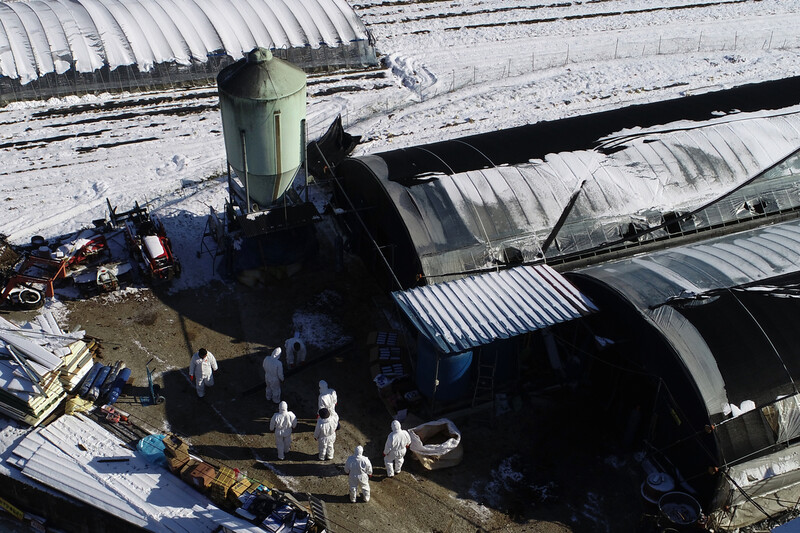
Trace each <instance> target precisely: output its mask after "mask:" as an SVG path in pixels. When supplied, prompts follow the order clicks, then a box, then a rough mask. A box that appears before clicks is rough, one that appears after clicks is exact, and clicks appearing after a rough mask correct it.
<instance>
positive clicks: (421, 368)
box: [417, 338, 472, 402]
mask: <svg viewBox="0 0 800 533" xmlns="http://www.w3.org/2000/svg"><path fill="white" fill-rule="evenodd" d="M436 355H437V352H436V349H435V348H434V347H433V346H432V345H431V344H430V343H429V342H428V341H427V340H425V339H424V338H420V340H419V342H418V345H417V387H419V391H420V393H422V395H423V396H425V397H426V398H428V399H430V398H431V397H432V396H433V392H434V388H435V389H436V398H435V400H436V401H437V402H449V401H454V400H461V399H463V398H466V397H468V396H469V395H470V394H471V392H472V372H471V368H472V352H471V351H467V352H461V353H457V354H454V355H445V354H439V373H438V380H439V386H438V387H435V380H436V379H437V377H436V376H437V374H436Z"/></svg>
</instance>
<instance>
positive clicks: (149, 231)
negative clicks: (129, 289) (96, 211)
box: [108, 202, 181, 281]
mask: <svg viewBox="0 0 800 533" xmlns="http://www.w3.org/2000/svg"><path fill="white" fill-rule="evenodd" d="M108 209H109V212H110V213H111V224H112V226H114V227H120V226H123V227H124V229H125V242H126V243H127V245H128V250H129V251H130V253H131V255H132V256H133V257H134V258H135V259H136V261H137V263H138V264H139V266H140V268H141V269H142V272H143V273H144V274H145V276H147V277H149V278H150V279H152V280H153V281H169V280H171V279H173V278H177V277H178V276H180V275H181V264H180V261H178V258H177V257H175V255H174V254H173V253H172V244H171V243H170V240H169V237H167V232H166V230H165V229H164V224H162V223H161V220H160V219H159V218H158V217H157V216H155V215H151V214H150V213H148V212H147V209H146V208H144V207H140V206H139V202H136V204H135V206H134V208H133V209H131V210H130V211H125V212H123V213H117V212H116V209H114V208H112V207H111V203H110V202H109V204H108Z"/></svg>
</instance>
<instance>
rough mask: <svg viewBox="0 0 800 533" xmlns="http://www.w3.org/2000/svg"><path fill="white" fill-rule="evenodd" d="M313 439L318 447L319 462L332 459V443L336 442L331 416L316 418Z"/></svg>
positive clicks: (334, 427) (334, 422) (333, 420)
mask: <svg viewBox="0 0 800 533" xmlns="http://www.w3.org/2000/svg"><path fill="white" fill-rule="evenodd" d="M314 438H315V439H316V440H317V446H318V447H319V460H320V461H324V460H325V458H326V457H327V458H328V459H333V443H334V442H336V420H335V419H334V418H333V417H332V416H328V417H325V418H323V417H322V416H320V417H319V418H317V426H316V427H315V428H314Z"/></svg>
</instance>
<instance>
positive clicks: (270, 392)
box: [264, 348, 283, 404]
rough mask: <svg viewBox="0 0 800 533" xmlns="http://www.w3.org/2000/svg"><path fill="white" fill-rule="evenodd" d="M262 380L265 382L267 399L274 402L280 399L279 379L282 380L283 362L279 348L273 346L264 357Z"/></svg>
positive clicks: (278, 401)
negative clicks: (269, 352)
mask: <svg viewBox="0 0 800 533" xmlns="http://www.w3.org/2000/svg"><path fill="white" fill-rule="evenodd" d="M264 381H266V383H267V400H272V401H273V402H275V403H276V404H278V403H280V401H281V381H283V363H281V349H280V348H275V349H274V350H272V353H271V354H270V355H268V356H266V357H265V358H264Z"/></svg>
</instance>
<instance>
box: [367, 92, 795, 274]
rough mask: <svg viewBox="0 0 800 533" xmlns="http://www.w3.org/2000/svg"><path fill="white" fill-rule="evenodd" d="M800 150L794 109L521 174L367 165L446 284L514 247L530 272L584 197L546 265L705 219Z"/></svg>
mask: <svg viewBox="0 0 800 533" xmlns="http://www.w3.org/2000/svg"><path fill="white" fill-rule="evenodd" d="M789 111H791V112H789ZM454 142H458V141H454ZM798 145H800V113H797V109H796V108H792V110H781V111H780V112H777V113H775V114H774V115H773V116H769V115H768V114H767V113H742V114H739V115H731V116H726V117H723V118H719V119H713V120H709V121H706V122H700V123H698V122H686V121H683V122H675V123H672V124H669V125H665V126H660V127H654V128H650V129H641V130H635V131H623V132H621V133H619V134H618V135H617V136H615V137H614V138H613V139H612V138H609V139H606V140H605V148H603V147H601V148H598V149H595V150H580V151H573V152H561V153H553V154H549V155H547V156H546V157H544V158H543V159H534V160H531V161H529V162H527V163H522V164H516V165H502V166H489V167H487V168H482V169H475V170H470V171H465V172H456V173H449V172H447V171H446V170H445V171H443V172H440V173H433V174H426V175H424V176H419V178H420V180H419V181H418V182H416V183H413V181H414V177H413V176H411V177H407V176H406V177H404V176H398V175H397V174H398V172H397V170H396V169H395V168H392V165H391V164H388V165H387V164H386V163H385V162H384V160H383V159H381V157H380V155H376V156H368V157H364V158H362V160H363V161H364V162H366V163H367V164H368V165H369V166H370V168H371V169H372V171H373V172H374V173H375V175H376V176H377V177H378V179H379V180H380V181H381V182H382V184H383V186H384V187H385V190H386V191H387V193H388V194H389V196H390V197H391V198H392V199H393V203H394V204H395V206H396V208H397V210H398V213H399V214H400V216H401V217H402V219H403V222H404V224H405V225H406V227H407V228H408V231H409V235H410V237H411V240H412V243H413V246H414V247H415V248H416V250H417V253H418V255H419V258H420V261H421V264H422V269H423V272H424V274H425V276H426V277H428V278H429V280H430V281H429V282H438V281H442V280H444V279H447V277H448V276H453V275H457V274H458V273H459V272H468V271H474V270H479V269H491V268H493V265H495V264H497V263H498V262H501V261H502V254H503V253H505V250H506V249H507V248H509V247H514V248H517V249H518V250H519V251H520V252H521V254H522V257H523V259H524V260H525V261H535V260H537V259H538V258H539V257H541V255H542V243H543V242H544V241H545V239H546V238H547V236H548V235H549V234H550V232H551V231H552V229H553V227H554V226H555V224H556V222H557V221H558V219H559V217H560V216H561V214H562V212H563V210H564V208H565V206H567V205H568V202H569V200H570V197H571V196H572V195H573V193H574V192H575V191H576V190H578V189H579V188H581V192H580V194H579V195H578V197H577V201H576V203H575V206H574V208H573V210H572V212H571V213H570V215H569V217H568V218H567V220H566V223H565V225H564V227H563V228H561V229H560V231H559V232H558V235H557V238H556V240H555V242H554V245H553V246H551V247H550V248H549V249H548V250H547V257H548V259H551V258H553V257H557V256H559V255H566V254H571V253H577V252H581V251H584V250H588V249H591V248H595V247H598V246H601V245H604V244H606V243H608V242H611V241H614V240H616V239H619V238H620V237H621V235H620V229H621V227H622V225H623V224H627V223H628V222H630V221H631V220H632V219H633V218H634V217H644V216H649V214H653V213H655V214H662V213H664V212H668V211H684V212H685V211H689V210H691V209H694V208H699V207H700V206H702V205H703V204H704V203H706V202H708V201H710V200H711V199H713V198H715V197H718V196H720V195H721V194H722V193H724V192H727V191H730V190H732V189H733V188H734V187H736V186H737V185H740V184H742V183H743V182H745V181H746V180H747V179H749V178H752V177H753V176H755V175H757V174H758V173H759V172H762V171H764V170H765V169H767V168H769V167H770V166H772V165H775V164H776V163H777V162H779V161H781V160H782V159H784V158H786V157H787V156H788V155H789V154H791V153H792V152H793V151H795V150H796V149H797V147H798ZM421 148H425V147H421ZM406 151H408V150H406ZM443 152H444V150H443V151H442V152H440V153H439V154H437V155H439V156H441V155H442V153H443ZM415 153H416V152H414V151H413V150H412V151H408V159H411V160H412V161H413V159H414V157H415ZM420 157H421V155H420ZM442 164H444V165H445V166H446V165H447V161H443V162H442ZM409 168H413V166H411V167H409ZM408 183H412V184H411V185H408ZM409 200H411V201H409ZM796 203H797V202H795V204H796ZM656 218H657V220H658V222H659V223H660V222H661V217H660V216H658V217H656Z"/></svg>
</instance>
